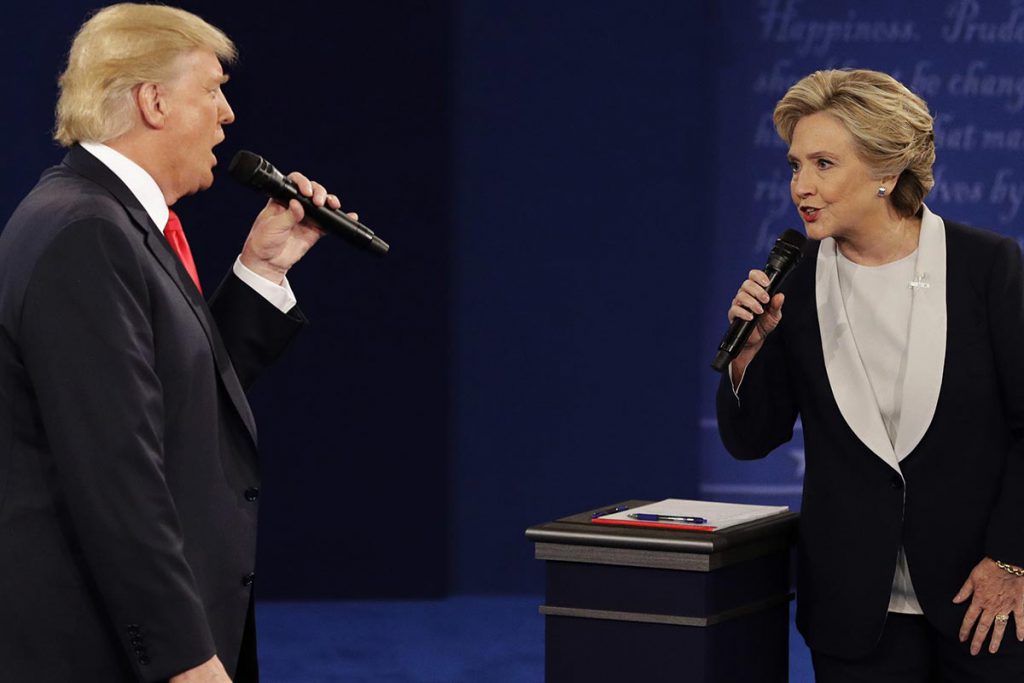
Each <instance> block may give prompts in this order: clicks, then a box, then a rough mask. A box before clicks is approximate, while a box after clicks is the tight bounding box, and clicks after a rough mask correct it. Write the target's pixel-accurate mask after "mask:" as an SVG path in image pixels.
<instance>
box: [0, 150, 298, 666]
mask: <svg viewBox="0 0 1024 683" xmlns="http://www.w3.org/2000/svg"><path fill="white" fill-rule="evenodd" d="M303 324H304V318H303V316H302V315H301V313H300V312H298V311H297V310H293V311H292V312H290V313H289V314H287V315H285V314H282V313H281V312H280V311H278V310H277V309H276V308H274V307H273V306H272V305H271V304H269V303H267V302H266V301H265V300H264V299H263V298H262V297H260V296H259V295H258V294H257V293H255V292H254V291H253V290H252V289H251V288H249V287H248V286H246V285H245V284H243V283H241V282H240V281H239V280H238V279H237V278H236V277H235V276H234V275H231V274H229V275H228V277H227V278H226V279H225V280H224V282H223V284H222V285H221V286H220V288H219V289H218V290H217V292H216V293H215V294H214V295H213V297H211V301H210V304H209V306H208V305H207V304H206V302H205V301H204V300H203V298H202V296H201V295H200V293H199V292H198V290H197V289H196V288H195V286H194V285H193V284H192V281H191V280H190V278H189V276H188V274H187V273H186V272H185V270H184V269H183V268H182V266H181V264H180V262H179V261H178V259H177V257H176V256H175V255H174V253H173V252H172V251H171V250H170V248H169V246H168V244H167V242H166V240H165V239H164V238H163V236H162V234H161V233H160V231H159V230H158V229H157V226H155V225H154V224H153V223H152V221H151V219H150V218H149V216H148V214H146V212H145V210H144V209H143V208H142V206H141V205H140V204H139V203H138V201H137V200H136V199H135V197H134V196H133V195H132V194H131V192H130V191H129V190H128V188H127V187H126V186H125V185H124V184H123V183H122V182H121V181H120V180H119V179H118V178H117V177H116V176H115V175H114V174H113V173H112V172H111V171H110V170H109V169H108V168H107V167H106V166H104V165H103V164H102V163H100V162H99V161H98V160H97V159H96V158H95V157H93V156H92V155H91V154H89V153H88V152H86V151H85V150H83V149H81V148H80V147H77V146H76V147H73V148H72V149H71V150H70V151H69V153H68V155H67V157H66V158H65V160H64V162H63V163H62V164H60V165H59V166H56V167H54V168H51V169H49V170H48V171H46V172H45V173H44V174H43V176H42V178H41V179H40V180H39V183H38V184H37V185H36V187H35V188H34V189H33V190H32V191H31V192H30V193H29V195H28V196H27V197H26V198H25V199H24V200H23V201H22V203H21V204H20V205H19V206H18V208H17V210H16V211H15V212H14V215H13V216H12V217H11V219H10V221H9V223H8V224H7V227H6V228H5V229H4V232H3V233H2V234H0V672H2V673H0V677H3V678H4V679H5V680H7V679H9V680H17V681H30V680H31V681H38V682H50V681H53V682H56V681H71V680H82V681H127V680H141V681H159V680H164V679H166V678H168V677H170V676H172V675H174V674H177V673H180V672H181V671H183V670H186V669H189V668H191V667H194V666H196V665H198V664H200V663H202V662H204V661H206V660H207V659H209V658H210V657H211V656H213V655H214V654H215V653H216V654H217V655H218V656H219V657H220V659H221V660H222V661H223V663H224V665H225V667H226V669H227V670H228V673H229V674H231V675H233V673H234V671H235V669H236V666H237V663H238V658H239V651H240V646H241V642H242V636H243V627H244V624H245V620H246V614H247V610H248V606H249V602H250V593H251V590H252V585H251V584H252V574H253V571H254V562H255V550H256V495H255V494H256V491H257V490H258V486H259V467H258V462H257V453H256V429H255V424H254V422H253V417H252V413H251V412H250V409H249V405H248V403H247V401H246V397H245V394H244V388H245V387H247V386H248V385H249V383H251V382H252V380H253V379H254V378H255V377H256V375H258V374H259V372H260V371H261V370H262V369H263V368H264V367H265V366H266V365H267V364H268V363H270V362H271V361H273V360H274V359H275V358H276V356H277V355H278V354H279V353H280V352H281V351H282V350H283V348H284V347H285V346H286V345H287V343H288V341H289V340H290V339H291V338H292V336H293V335H294V334H295V333H296V332H297V331H298V330H299V329H300V328H301V327H302V325H303Z"/></svg>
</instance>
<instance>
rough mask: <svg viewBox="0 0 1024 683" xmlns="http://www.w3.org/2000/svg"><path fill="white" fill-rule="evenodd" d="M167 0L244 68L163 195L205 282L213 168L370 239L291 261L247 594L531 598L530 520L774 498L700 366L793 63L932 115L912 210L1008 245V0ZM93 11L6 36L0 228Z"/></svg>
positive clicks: (777, 154) (763, 196)
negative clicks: (298, 320)
mask: <svg viewBox="0 0 1024 683" xmlns="http://www.w3.org/2000/svg"><path fill="white" fill-rule="evenodd" d="M181 4H182V6H184V7H186V8H187V9H190V10H193V11H196V12H198V13H200V14H202V15H203V16H205V17H206V18H207V19H209V20H210V21H212V22H213V23H215V24H217V25H219V26H220V27H222V28H223V29H224V30H225V31H226V32H227V33H228V34H229V35H231V36H232V37H233V38H234V39H235V40H236V42H237V43H238V45H239V48H240V50H241V53H242V61H241V63H240V64H239V65H238V66H237V67H236V68H235V69H233V72H234V73H233V78H232V81H231V83H230V84H229V86H228V88H227V94H228V97H229V99H230V100H231V102H232V104H233V106H234V108H235V112H236V114H237V115H238V122H237V123H236V124H235V125H233V126H231V127H230V128H229V129H228V130H227V133H228V141H227V142H226V143H225V144H224V145H223V146H222V147H221V148H220V149H221V153H220V155H219V156H220V158H221V162H222V163H221V166H220V167H219V169H218V180H217V183H216V184H215V186H214V188H213V189H212V190H210V191H209V192H206V193H204V194H202V195H199V196H197V197H194V198H188V199H186V200H184V201H183V202H182V203H181V204H180V207H181V211H180V213H181V214H182V216H183V220H184V221H186V227H187V228H189V239H190V241H191V242H192V244H193V247H194V251H195V252H196V253H197V258H198V261H199V268H200V272H201V275H202V276H203V278H204V279H205V280H206V281H207V282H211V281H216V280H217V279H218V278H219V276H220V274H221V273H222V272H224V270H225V269H226V268H227V266H228V264H229V263H230V261H231V260H232V259H233V257H234V255H235V254H236V253H237V250H238V248H239V246H240V244H241V242H242V239H243V238H244V235H245V232H246V231H247V229H248V224H249V222H250V221H251V219H252V217H253V216H254V215H255V213H256V211H257V210H258V208H259V206H260V203H261V202H260V199H259V198H258V197H257V196H256V195H254V194H252V193H250V192H249V191H247V190H245V189H243V188H239V187H234V186H232V185H231V184H230V181H229V180H227V179H226V178H225V177H224V176H223V174H222V172H221V170H222V169H223V168H224V167H225V166H226V161H227V160H228V159H229V158H230V155H231V154H232V153H233V152H234V151H235V150H236V149H239V148H251V149H253V150H254V151H257V152H258V153H261V154H263V155H265V156H267V157H268V158H269V159H271V161H273V162H274V163H275V164H277V165H278V166H280V167H283V168H286V169H291V168H297V169H300V170H303V171H305V172H307V173H309V174H310V175H312V176H314V177H316V178H318V179H320V180H323V181H324V182H325V183H327V184H329V186H330V187H332V188H333V189H336V190H337V191H338V193H339V194H340V195H341V196H342V198H343V200H344V201H345V202H346V205H347V206H348V207H350V208H353V209H355V210H358V211H359V212H360V214H361V216H362V217H363V218H364V219H365V221H366V223H367V224H368V225H370V226H371V227H373V228H374V229H375V230H377V231H378V232H379V233H380V234H381V235H382V236H383V237H384V239H386V240H388V241H389V242H391V243H392V246H393V251H392V253H391V254H389V255H388V257H387V258H386V259H384V260H379V261H378V260H374V259H371V258H368V257H366V256H365V255H363V254H361V253H355V252H353V251H352V250H350V249H348V248H347V246H346V245H344V244H342V243H338V242H328V243H325V244H323V245H321V246H319V247H318V248H317V249H316V250H315V251H314V252H313V253H312V254H311V255H310V257H309V258H308V259H307V260H306V261H305V262H303V263H302V264H300V266H298V267H297V268H296V270H295V271H294V275H293V278H292V279H293V283H294V285H295V288H296V290H297V293H298V295H299V298H300V303H301V305H302V306H303V308H304V310H305V311H306V312H307V314H308V315H309V317H310V318H311V320H312V321H313V324H312V325H311V327H310V329H309V330H308V331H307V332H306V333H305V334H304V335H303V336H302V337H301V338H300V340H299V342H298V343H297V344H296V347H295V348H293V349H292V352H291V353H290V354H289V355H288V357H287V358H286V359H285V361H284V362H283V363H282V364H281V365H280V366H279V367H278V368H276V369H275V370H274V371H273V372H272V373H271V375H270V376H269V377H266V378H264V379H263V380H261V383H260V384H259V385H258V386H257V389H256V391H255V393H254V396H253V401H254V405H255V408H256V411H257V416H258V419H259V422H260V428H261V446H262V451H263V453H264V457H265V459H266V464H265V480H266V485H265V489H264V492H265V494H266V495H265V496H264V497H263V498H261V501H262V502H261V504H262V505H263V506H264V507H263V510H262V513H261V514H262V531H261V534H262V535H261V546H260V569H259V573H260V591H261V595H262V596H263V597H269V596H290V597H347V596H357V595H358V596H413V595H421V596H430V595H440V594H443V593H446V592H522V591H535V592H536V591H540V590H541V585H542V583H541V574H540V567H539V566H536V565H538V564H539V563H536V562H534V561H532V560H531V548H530V546H529V544H528V543H526V541H525V540H524V539H523V537H522V531H523V529H524V528H525V527H526V526H528V525H530V524H533V523H538V522H542V521H546V520H548V519H551V518H553V517H556V516H561V515H565V514H569V513H572V512H575V511H578V510H580V509H584V508H587V507H595V506H598V505H601V504H604V503H608V502H611V501H614V500H619V499H623V498H633V497H639V498H642V497H647V498H661V497H668V496H675V497H687V496H704V497H708V498H715V499H728V500H748V501H753V502H761V503H784V504H789V505H791V506H793V507H794V508H796V507H798V505H799V490H800V482H801V471H802V462H803V460H802V450H801V449H802V447H801V444H800V441H799V438H797V439H796V440H795V441H794V442H793V443H792V444H790V445H788V446H786V447H784V448H782V449H780V452H779V453H777V454H775V455H774V456H773V457H771V458H769V459H767V460H765V461H762V462H758V463H738V462H734V461H732V460H731V459H730V458H729V457H728V456H727V455H726V454H725V453H724V451H723V450H722V448H721V446H720V444H719V442H718V437H717V433H716V431H715V429H716V428H715V422H714V411H713V402H712V396H713V392H714V387H715V383H716V381H717V375H715V374H714V373H712V372H711V370H710V369H709V368H708V364H709V363H710V360H711V357H712V356H713V351H714V349H715V347H716V346H717V343H718V340H719V337H720V335H721V333H722V331H723V329H724V326H725V310H726V307H727V304H728V301H729V300H730V298H731V297H732V295H733V293H734V291H735V289H736V287H737V286H738V284H739V282H740V281H741V280H742V279H743V277H744V275H745V273H746V272H747V271H748V270H749V269H750V268H751V267H759V266H760V265H762V264H763V263H764V258H765V255H766V253H767V251H768V249H769V247H770V244H771V242H772V241H773V239H774V237H775V236H776V235H777V234H778V233H779V232H781V231H782V230H784V229H786V228H788V227H795V226H797V225H798V223H797V220H798V219H797V216H796V213H795V210H794V209H793V208H792V205H791V203H790V201H789V192H788V167H787V165H786V161H785V149H784V147H783V146H782V145H781V143H780V142H779V141H778V140H777V139H776V137H775V135H774V132H773V131H772V129H771V125H770V112H771V109H772V107H773V105H774V103H775V101H776V100H777V99H778V98H779V97H780V96H781V95H782V93H783V92H784V91H785V89H786V88H787V87H788V86H789V85H790V84H792V83H793V82H794V81H795V80H797V79H798V78H799V77H801V76H803V75H804V74H806V73H808V72H810V71H812V70H814V69H818V68H825V67H835V66H863V67H869V68H876V69H881V70H885V71H888V72H890V73H893V74H894V75H896V76H897V77H898V78H900V79H901V80H903V81H904V82H905V83H907V84H908V85H910V86H911V87H912V88H913V89H914V90H916V91H917V92H918V93H920V94H921V95H922V96H924V97H925V99H926V100H927V101H928V102H929V105H930V106H931V109H932V111H933V113H935V115H936V117H937V122H938V125H937V130H936V133H937V142H938V148H939V160H938V164H937V177H938V185H937V187H936V189H935V190H934V191H933V193H932V196H931V197H930V198H929V199H928V204H929V206H930V207H931V208H932V209H934V210H935V211H936V212H938V213H939V214H940V215H945V216H947V217H949V218H954V219H958V220H963V221H966V222H969V223H974V224H977V225H980V226H983V227H988V228H991V229H994V230H998V231H1001V232H1004V233H1007V234H1011V235H1018V233H1019V231H1020V229H1019V226H1020V225H1021V219H1022V206H1021V205H1022V202H1024V166H1022V165H1021V163H1020V159H1021V154H1022V150H1024V123H1022V122H1021V117H1020V112H1021V110H1022V109H1024V3H1022V2H1021V0H985V1H984V2H982V1H980V0H952V1H947V0H940V1H939V2H925V1H924V0H911V1H908V2H904V3H899V4H897V3H892V2H882V1H881V0H858V1H856V2H853V1H851V0H842V1H839V0H835V1H833V2H829V3H815V2H810V1H808V0H757V1H756V2H754V1H752V2H742V3H741V2H720V1H716V0H702V1H695V2H676V3H673V2H658V1H654V0H650V1H648V2H642V3H637V2H626V1H625V0H615V1H612V0H600V1H598V2H584V1H582V0H566V1H563V2H559V3H551V2H541V1H540V0H523V1H519V2H494V1H492V2H485V1H484V0H461V1H459V0H442V1H434V2H430V3H423V2H414V1H412V0H409V1H406V2H390V3H326V4H325V3H314V2H311V1H309V0H296V1H295V2H292V3H289V4H288V6H287V11H284V12H282V11H281V5H280V4H279V3H274V4H270V3H267V6H266V9H264V8H263V7H262V6H261V3H258V2H242V1H241V0H225V1H223V2H217V3H202V2H183V3H181ZM91 7H95V5H93V4H91V3H86V2H80V1H75V0H60V1H51V2H38V3H34V4H32V5H27V4H26V5H21V6H19V7H18V8H17V9H15V10H10V11H9V14H8V16H7V18H6V20H5V22H3V24H2V25H0V58H2V60H3V63H4V65H5V67H6V68H5V69H4V70H3V75H2V76H0V78H2V79H3V81H2V84H3V85H4V88H3V91H4V92H5V93H9V98H8V103H7V105H6V106H5V108H4V110H3V113H2V114H0V116H2V120H3V123H4V124H5V126H4V129H5V130H6V131H7V137H8V139H7V140H6V145H5V147H6V150H7V153H6V154H5V159H6V161H7V163H5V164H4V165H3V168H2V169H0V173H2V177H0V214H3V216H4V220H5V219H6V216H7V215H8V214H9V213H10V211H11V210H13V207H14V205H15V203H16V202H17V200H18V199H19V198H20V196H22V195H23V194H24V192H25V191H27V190H28V188H29V187H31V185H32V184H33V183H34V181H35V179H36V178H37V177H38V174H39V172H40V171H41V170H42V169H43V168H44V167H45V166H47V165H49V164H52V163H55V162H56V161H58V160H59V159H60V156H61V152H60V150H58V149H57V148H56V147H55V146H54V145H53V144H52V143H51V142H49V139H48V131H49V129H50V127H51V126H52V108H53V103H54V99H55V92H56V89H55V85H54V84H55V79H56V75H57V74H58V73H59V71H60V68H61V59H62V56H63V54H64V53H65V51H66V48H67V45H68V43H69V41H70V38H71V35H72V34H73V32H74V30H75V28H76V27H77V26H78V25H79V24H80V23H81V21H82V19H83V17H84V15H85V13H86V11H87V10H88V9H89V8H91ZM191 226H196V227H191ZM199 226H202V227H199Z"/></svg>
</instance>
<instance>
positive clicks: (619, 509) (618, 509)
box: [590, 505, 629, 519]
mask: <svg viewBox="0 0 1024 683" xmlns="http://www.w3.org/2000/svg"><path fill="white" fill-rule="evenodd" d="M628 509H629V506H628V505H616V506H615V507H613V508H609V509H607V510H601V511H600V512H595V513H594V514H592V515H590V518H591V519H597V518H598V517H604V516H605V515H610V514H612V513H615V512H622V511H623V510H628Z"/></svg>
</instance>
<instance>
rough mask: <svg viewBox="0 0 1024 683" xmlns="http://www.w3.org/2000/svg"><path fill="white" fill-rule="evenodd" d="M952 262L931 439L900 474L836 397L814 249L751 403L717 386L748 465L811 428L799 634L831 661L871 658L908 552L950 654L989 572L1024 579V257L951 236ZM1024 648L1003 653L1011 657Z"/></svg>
mask: <svg viewBox="0 0 1024 683" xmlns="http://www.w3.org/2000/svg"><path fill="white" fill-rule="evenodd" d="M944 247H945V253H946V258H945V280H946V282H945V290H946V295H945V296H946V298H945V311H944V313H945V320H946V321H948V328H947V330H943V332H944V334H945V340H944V343H945V350H944V360H943V361H942V362H941V363H940V364H939V365H938V367H937V368H936V371H937V372H941V384H940V385H939V386H940V389H939V391H938V393H937V400H935V402H934V415H933V416H932V418H931V421H930V423H927V422H926V423H925V427H926V428H923V429H922V436H921V437H920V440H919V441H917V443H916V445H915V446H913V448H911V449H908V450H909V453H905V454H904V456H905V457H904V458H903V459H902V461H900V462H899V464H898V465H896V466H895V469H894V465H893V464H891V463H890V462H887V461H886V460H885V459H884V458H882V457H879V455H878V454H877V453H876V452H874V451H872V449H871V448H869V447H868V446H867V445H865V443H864V441H862V440H861V438H859V437H858V434H857V433H855V431H854V429H852V428H851V425H850V424H849V423H848V422H847V420H846V419H845V417H844V413H843V411H842V410H841V409H840V406H839V405H838V404H837V400H836V391H837V390H838V391H839V392H840V393H842V392H843V391H844V390H845V389H847V387H833V386H832V385H831V384H830V380H829V375H828V372H827V371H826V361H825V352H824V351H823V348H822V335H821V332H822V330H821V328H820V327H819V313H818V307H819V303H820V302H818V301H817V300H816V281H815V278H816V264H817V255H818V250H819V244H818V243H817V242H810V243H809V244H808V246H807V248H806V250H805V256H804V258H803V259H802V260H801V262H800V263H799V264H798V266H797V267H796V269H795V270H794V272H793V274H792V275H791V276H790V279H789V281H787V283H786V285H785V292H786V302H785V305H784V307H783V319H782V321H781V323H780V324H779V327H778V328H777V329H776V330H775V332H774V333H772V334H771V335H770V336H769V337H768V339H767V340H766V342H765V345H764V347H763V348H762V350H761V351H760V352H759V353H758V355H757V356H756V357H755V358H754V360H753V361H752V362H751V363H750V365H749V366H748V367H747V371H746V375H745V377H744V380H743V382H742V384H741V386H740V390H739V401H737V399H736V397H735V396H734V395H733V391H732V388H731V383H730V381H729V379H728V377H727V376H726V377H723V380H722V383H721V385H720V386H719V391H718V397H717V408H718V422H719V429H720V432H721V436H722V439H723V442H724V443H725V445H726V448H727V449H728V450H729V452H730V453H731V454H732V455H733V456H735V457H737V458H741V459H749V458H760V457H764V456H765V455H767V454H768V453H769V452H770V451H772V450H773V449H774V448H776V447H778V446H779V445H781V444H783V443H785V442H787V441H789V439H790V438H791V437H792V434H793V427H794V422H795V420H796V418H797V416H799V417H800V419H801V423H802V426H803V437H804V446H805V455H806V470H805V476H804V492H803V500H802V503H801V518H800V537H799V563H798V583H797V588H798V609H797V625H798V627H799V628H800V631H801V633H803V635H804V637H805V639H806V640H807V643H808V645H809V646H810V647H811V648H813V649H815V650H818V651H821V652H823V653H826V654H830V655H834V656H839V657H847V658H856V657H861V656H864V655H866V654H867V653H868V652H869V651H870V650H871V649H872V648H873V646H874V645H875V643H876V642H877V641H878V639H879V637H880V636H881V633H882V629H883V626H884V624H885V619H886V614H887V608H888V603H889V596H890V591H891V587H892V583H893V577H894V574H895V569H896V560H897V553H898V550H899V548H900V546H901V545H902V546H903V547H904V549H905V552H906V556H907V562H908V566H909V568H910V573H911V578H912V580H913V583H914V588H915V592H916V594H917V597H918V600H919V602H920V604H921V606H922V609H923V610H924V612H925V615H926V617H927V618H928V619H929V621H930V622H931V623H932V624H933V625H934V626H936V627H937V628H938V629H939V630H940V631H941V632H942V633H944V634H946V635H947V636H949V637H950V638H955V637H956V634H957V631H958V630H959V626H960V623H961V621H962V619H963V615H964V612H965V611H966V603H965V604H964V605H954V604H953V603H952V598H953V596H954V595H955V594H956V593H957V591H958V590H959V589H960V587H961V585H962V584H963V582H964V581H965V580H966V579H967V576H968V575H969V573H970V572H971V570H972V569H973V568H974V566H975V565H976V564H977V563H978V562H979V561H980V560H981V559H982V558H983V557H985V556H989V557H992V558H994V559H998V560H1003V561H1006V562H1010V563H1013V564H1016V565H1024V353H1022V352H1021V349H1022V342H1024V266H1022V258H1021V252H1020V248H1019V246H1018V244H1017V243H1016V242H1015V241H1013V240H1011V239H1009V238H1006V237H1002V236H1000V235H997V234H994V233H991V232H986V231H981V230H976V229H973V228H968V227H966V226H963V225H959V224H956V223H952V222H949V221H946V222H945V242H944ZM913 333H914V330H913V329H912V334H913ZM923 341H925V342H926V341H927V336H925V338H924V339H923ZM933 343H936V344H941V343H942V340H941V335H936V338H935V339H934V340H933ZM832 351H834V350H832V349H830V352H832ZM933 379H938V378H935V377H933ZM1018 648H1020V644H1019V643H1017V641H1016V638H1011V637H1007V638H1006V639H1005V640H1004V641H1003V645H1002V648H1001V650H1000V655H1002V654H1004V653H1006V652H1009V651H1010V650H1013V649H1018Z"/></svg>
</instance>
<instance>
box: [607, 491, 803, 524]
mask: <svg viewBox="0 0 1024 683" xmlns="http://www.w3.org/2000/svg"><path fill="white" fill-rule="evenodd" d="M788 511H789V506H787V505H742V504H740V503H714V502H711V501H706V500H683V499H681V498H666V499H665V500H661V501H658V502H657V503H648V504H647V505H640V506H638V507H635V508H630V509H629V510H623V511H622V512H616V513H613V514H610V515H604V516H603V517H600V519H602V520H609V521H610V520H618V521H622V522H635V521H636V520H634V519H632V518H631V517H630V515H631V514H637V513H644V514H648V515H676V516H682V517H703V518H704V519H706V520H707V522H706V526H711V527H714V528H715V530H716V531H718V530H721V529H727V528H729V527H732V526H737V525H739V524H745V523H747V522H753V521H755V520H758V519H764V518H765V517H771V516H773V515H778V514H781V513H783V512H788ZM662 523H664V524H672V522H659V524H662ZM681 526H685V524H681Z"/></svg>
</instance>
